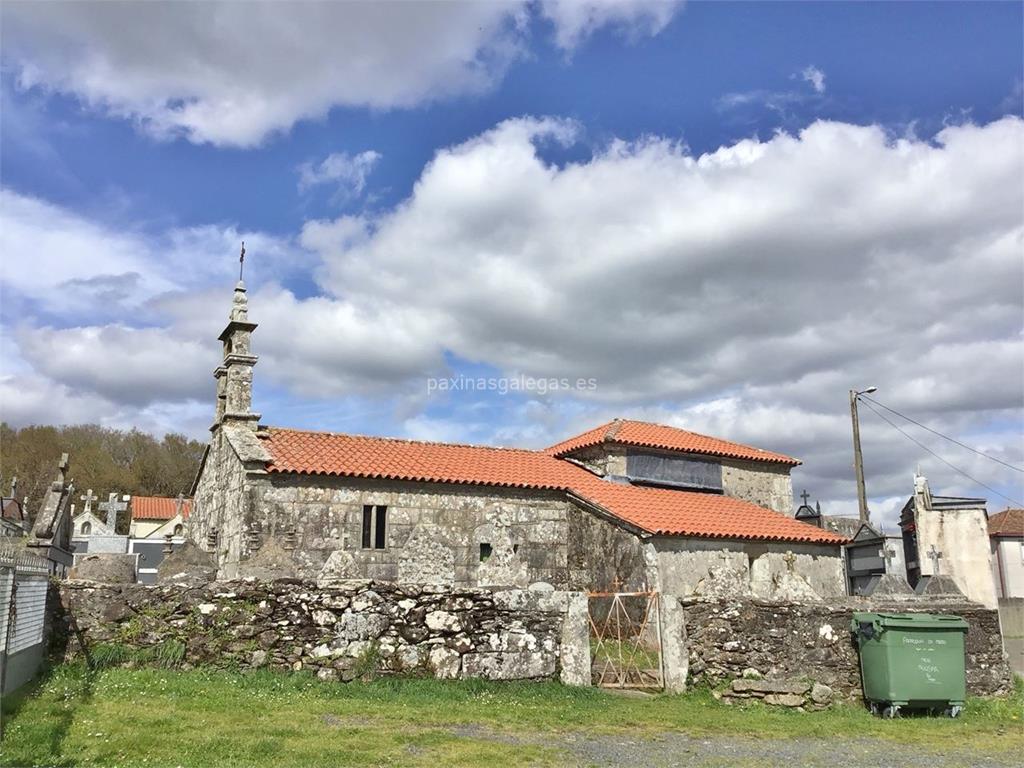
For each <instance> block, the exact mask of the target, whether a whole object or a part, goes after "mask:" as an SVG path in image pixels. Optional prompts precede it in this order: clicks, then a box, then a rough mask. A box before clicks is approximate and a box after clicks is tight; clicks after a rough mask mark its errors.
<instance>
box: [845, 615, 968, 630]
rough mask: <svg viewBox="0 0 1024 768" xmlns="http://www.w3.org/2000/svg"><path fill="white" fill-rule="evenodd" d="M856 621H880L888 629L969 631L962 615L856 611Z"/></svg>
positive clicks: (880, 624)
mask: <svg viewBox="0 0 1024 768" xmlns="http://www.w3.org/2000/svg"><path fill="white" fill-rule="evenodd" d="M853 620H854V621H855V622H871V623H875V622H878V624H879V626H881V627H883V628H886V629H946V630H957V629H959V630H962V631H964V632H966V631H967V621H966V620H965V619H964V618H963V617H961V616H943V615H941V614H936V613H860V612H857V613H854V614H853Z"/></svg>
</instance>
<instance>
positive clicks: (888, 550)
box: [882, 544, 896, 573]
mask: <svg viewBox="0 0 1024 768" xmlns="http://www.w3.org/2000/svg"><path fill="white" fill-rule="evenodd" d="M882 557H884V558H885V572H886V573H889V570H890V567H891V566H892V561H893V560H895V559H896V547H894V546H892V545H891V544H886V545H885V546H884V547H882Z"/></svg>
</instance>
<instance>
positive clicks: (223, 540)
mask: <svg viewBox="0 0 1024 768" xmlns="http://www.w3.org/2000/svg"><path fill="white" fill-rule="evenodd" d="M194 496H195V501H194V506H195V510H194V513H193V514H192V515H190V517H189V521H188V525H186V526H185V530H186V535H187V536H188V538H189V540H190V541H191V542H192V543H193V544H195V545H196V546H197V547H198V548H200V549H202V550H206V549H207V544H208V534H209V533H210V530H211V529H212V528H216V529H217V531H218V539H217V542H218V543H217V549H218V562H219V563H224V564H227V566H228V568H227V569H226V570H227V571H228V573H229V575H234V574H233V572H232V571H233V569H234V568H235V564H237V562H238V559H239V555H240V552H241V548H242V521H243V517H244V513H245V511H246V510H245V509H243V507H244V502H245V500H246V473H245V468H244V467H243V465H242V462H241V461H240V460H239V458H238V455H237V454H236V453H235V451H234V450H233V449H232V447H231V445H230V444H229V442H228V438H227V435H226V433H225V429H224V428H221V429H218V430H217V431H216V432H215V433H214V434H213V437H212V439H211V443H210V449H209V452H208V453H207V455H206V458H205V460H204V464H203V468H202V470H201V472H200V475H199V482H198V484H197V486H196V489H195V494H194Z"/></svg>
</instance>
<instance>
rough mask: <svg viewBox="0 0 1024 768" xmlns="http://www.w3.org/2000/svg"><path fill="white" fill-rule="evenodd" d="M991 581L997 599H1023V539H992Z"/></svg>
mask: <svg viewBox="0 0 1024 768" xmlns="http://www.w3.org/2000/svg"><path fill="white" fill-rule="evenodd" d="M991 549H992V580H993V581H994V582H995V586H996V594H997V595H998V596H999V597H1024V538H1009V537H992V539H991Z"/></svg>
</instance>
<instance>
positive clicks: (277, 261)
mask: <svg viewBox="0 0 1024 768" xmlns="http://www.w3.org/2000/svg"><path fill="white" fill-rule="evenodd" d="M242 240H245V241H246V243H247V251H248V253H249V257H248V258H247V259H246V274H248V275H250V276H252V277H255V278H256V279H257V280H259V279H265V276H269V275H273V276H274V277H276V278H282V279H283V278H284V277H287V276H289V275H293V274H295V272H296V271H300V270H307V271H308V270H309V269H311V268H312V265H313V262H312V260H311V258H310V255H309V254H308V253H307V252H305V251H304V250H302V249H301V248H299V247H297V246H296V245H295V244H293V243H291V242H290V241H288V240H287V239H282V238H278V237H273V236H270V235H266V234H264V233H262V232H250V231H244V230H239V229H237V228H236V227H234V226H230V225H228V226H215V225H204V226H194V227H178V228H172V229H169V230H164V231H160V232H156V233H151V232H146V231H143V229H142V228H140V227H136V226H134V225H126V226H118V225H117V224H104V223H100V222H97V221H94V220H91V219H89V218H86V217H84V216H82V215H79V214H77V213H74V212H72V211H69V210H67V209H66V208H62V207H60V206H57V205H54V204H52V203H48V202H46V201H44V200H40V199H38V198H35V197H30V196H27V195H22V194H19V193H17V192H15V191H13V190H10V189H0V252H2V253H3V255H4V258H3V268H2V269H0V292H2V294H3V298H4V301H5V302H6V303H8V304H10V303H12V302H15V301H29V302H31V303H32V304H33V305H34V306H35V307H38V308H41V309H43V310H45V311H46V312H48V313H51V314H55V315H60V316H63V317H71V318H74V319H75V322H79V323H80V322H82V320H83V319H85V321H86V322H87V323H97V322H100V321H103V320H120V321H121V322H129V323H137V322H143V321H147V320H150V319H151V318H149V316H148V315H146V314H145V313H146V312H147V307H148V306H149V305H150V304H151V303H152V301H153V300H154V298H155V297H158V296H160V295H162V294H164V293H168V292H174V291H177V290H182V289H186V288H187V289H195V288H197V287H200V286H203V287H205V286H206V285H209V284H211V283H215V284H220V285H231V284H232V282H231V281H232V279H234V278H237V270H238V256H237V254H238V249H239V247H240V244H241V241H242ZM139 313H142V314H141V315H140V314H139Z"/></svg>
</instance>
